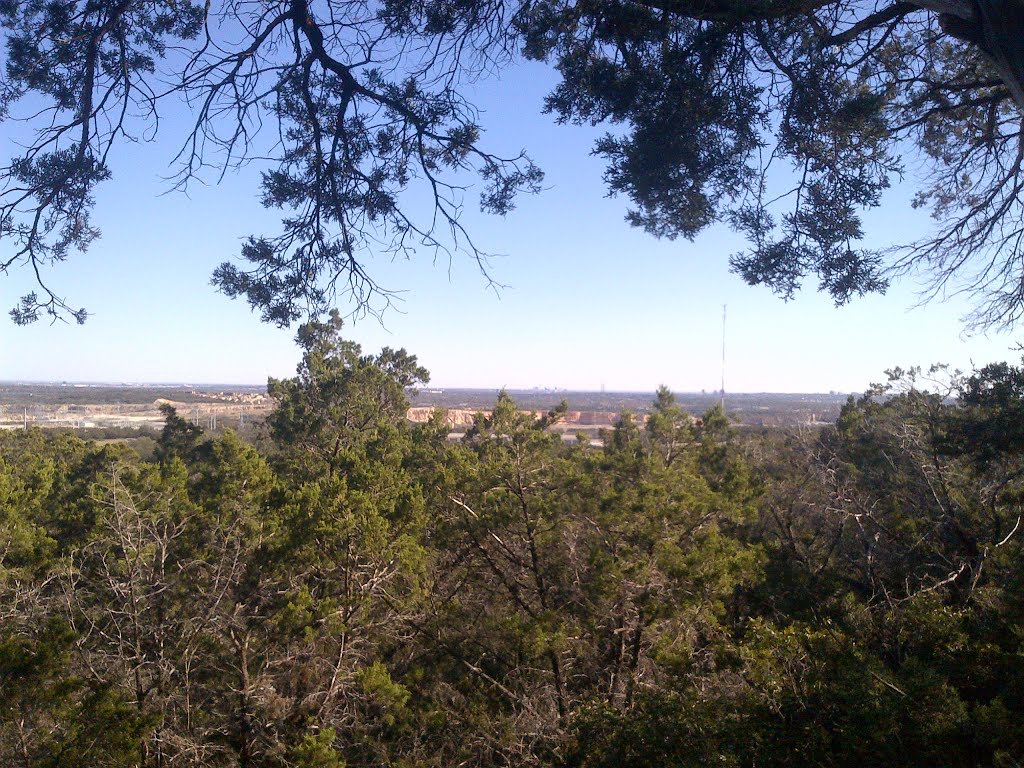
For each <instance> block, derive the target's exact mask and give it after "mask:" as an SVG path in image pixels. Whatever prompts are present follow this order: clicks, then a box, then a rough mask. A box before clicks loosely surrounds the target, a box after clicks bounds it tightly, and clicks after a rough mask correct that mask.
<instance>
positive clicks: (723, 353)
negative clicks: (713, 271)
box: [722, 304, 728, 413]
mask: <svg viewBox="0 0 1024 768" xmlns="http://www.w3.org/2000/svg"><path fill="white" fill-rule="evenodd" d="M727 306H728V305H726V304H723V305H722V413H725V308H726V307H727Z"/></svg>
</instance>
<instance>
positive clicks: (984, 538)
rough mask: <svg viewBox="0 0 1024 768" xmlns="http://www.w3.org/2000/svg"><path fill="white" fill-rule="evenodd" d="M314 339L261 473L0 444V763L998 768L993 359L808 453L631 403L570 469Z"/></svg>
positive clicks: (1016, 682) (1003, 658)
mask: <svg viewBox="0 0 1024 768" xmlns="http://www.w3.org/2000/svg"><path fill="white" fill-rule="evenodd" d="M338 331H339V323H337V322H336V318H335V319H334V321H332V322H330V323H322V324H313V325H309V326H305V327H303V329H302V330H301V331H300V335H299V339H300V342H301V343H302V345H303V352H304V356H303V360H302V363H301V364H300V367H299V372H298V373H299V375H298V376H297V377H296V378H294V379H291V380H287V381H283V382H276V383H275V385H274V391H275V397H276V398H277V400H278V403H279V409H278V412H277V413H276V414H275V415H274V416H273V417H272V419H271V420H270V422H269V423H270V425H271V432H272V436H273V440H274V443H273V445H272V446H271V450H270V451H269V455H267V456H264V455H262V454H261V453H260V452H259V451H258V450H257V449H256V448H255V447H253V446H251V445H249V444H246V443H245V442H243V441H242V440H241V439H240V438H239V437H238V436H237V435H235V434H234V433H232V432H230V431H228V432H226V433H225V434H223V435H222V436H219V437H207V436H206V435H204V434H202V433H200V432H199V431H198V430H195V429H194V428H191V425H188V424H187V423H186V422H184V421H182V420H180V419H177V418H176V417H175V415H174V414H173V413H168V417H169V418H168V426H167V428H166V429H165V432H164V435H163V436H162V437H161V453H160V456H159V458H157V459H156V460H154V461H152V462H148V461H144V460H142V459H140V458H139V457H138V456H136V455H135V454H134V453H133V452H132V451H130V450H129V449H127V448H125V447H124V446H105V447H100V446H97V445H95V444H90V443H86V442H83V441H80V440H77V439H75V438H73V437H71V436H68V435H62V434H56V433H54V434H45V433H42V432H34V431H28V432H19V433H9V434H0V546H2V549H0V762H2V763H3V764H5V765H6V764H11V765H26V766H29V767H30V768H57V767H58V766H59V767H60V768H64V766H68V768H70V766H73V765H74V766H77V765H82V764H95V765H97V766H103V767H107V766H109V767H110V768H115V767H116V768H121V767H122V766H123V767H124V768H129V767H131V768H160V767H161V766H168V765H187V766H193V765H194V766H199V765H203V766H205V765H226V766H249V767H250V768H264V767H265V768H342V767H343V766H346V765H348V766H353V765H394V766H403V768H404V767H406V766H408V767H411V766H431V767H436V768H443V767H447V766H456V765H479V766H508V765H516V766H531V765H532V766H579V767H580V768H599V767H600V766H609V768H610V767H611V766H626V767H628V766H637V768H639V767H640V766H649V765H664V766H703V765H711V764H720V765H731V766H751V768H753V767H754V766H766V765H767V766H783V767H785V766H793V768H797V766H800V767H801V768H802V767H803V766H808V765H810V766H823V767H824V766H827V767H828V768H846V767H847V766H849V768H853V767H854V766H862V765H878V766H902V765H906V764H907V763H908V761H909V762H912V763H913V764H915V765H923V766H936V768H938V767H939V766H941V767H942V768H947V767H948V768H978V767H979V766H992V768H995V767H996V766H999V768H1010V767H1011V766H1014V765H1016V764H1018V763H1020V762H1021V757H1022V756H1024V740H1022V737H1021V732H1020V728H1018V727H1017V725H1018V723H1019V721H1020V718H1021V715H1022V713H1024V665H1022V664H1021V659H1022V655H1024V644H1022V643H1024V575H1022V574H1024V547H1022V541H1024V531H1022V530H1021V524H1020V523H1019V522H1018V518H1019V516H1020V512H1019V509H1020V498H1021V494H1022V492H1024V491H1022V487H1021V478H1022V477H1024V474H1022V473H1021V471H1020V466H1021V461H1022V454H1021V445H1020V444H1018V441H1016V440H1015V439H1013V432H1012V430H1011V428H1010V426H1009V425H1011V424H1012V422H1013V420H1014V419H1015V418H1016V414H1018V412H1019V411H1020V409H1021V402H1020V401H1021V399H1022V398H1021V393H1022V392H1024V388H1021V387H1018V386H1017V384H1018V382H1017V378H1019V375H1018V374H1019V371H1017V370H1016V369H1015V368H1013V367H1010V366H990V367H988V368H985V369H982V370H980V371H978V372H976V373H975V374H974V375H973V376H971V377H967V378H954V379H953V380H952V381H951V382H947V384H946V388H945V389H943V390H941V391H940V392H938V393H935V392H928V391H925V390H923V389H922V388H921V384H922V382H923V381H924V376H923V374H921V372H919V371H916V370H912V371H894V372H893V376H892V378H891V380H890V381H889V383H887V384H886V385H884V386H879V387H876V388H874V389H872V390H871V391H870V392H869V393H868V394H866V395H865V396H864V397H862V398H860V399H852V400H851V401H850V402H849V403H848V405H847V406H846V407H845V408H844V410H843V413H842V415H841V417H840V419H839V421H838V422H837V424H836V425H835V427H833V428H828V429H823V430H820V431H814V432H812V431H800V432H783V431H777V432H767V433H764V434H759V435H751V434H747V435H743V434H737V433H735V432H734V431H733V429H732V427H731V425H730V424H729V421H728V419H727V418H726V417H725V414H724V413H722V411H721V410H720V409H718V408H713V409H711V410H710V411H708V412H707V413H706V414H704V416H703V417H701V418H692V417H690V416H689V415H688V414H686V413H685V412H684V411H683V410H682V409H681V408H680V407H679V406H678V405H677V404H676V403H675V400H674V398H673V396H672V394H671V393H670V392H669V391H668V390H666V389H664V388H663V389H661V390H659V392H658V393H657V395H656V400H655V402H654V404H653V407H652V410H651V413H650V415H649V416H648V417H647V418H646V419H641V418H639V417H636V416H633V415H631V414H628V413H626V414H623V415H622V417H621V419H620V420H619V422H618V423H617V424H616V425H615V426H614V427H613V428H612V429H611V430H608V431H606V432H605V433H604V434H603V439H602V443H603V444H602V445H601V446H599V447H596V446H591V445H590V444H589V442H576V443H569V442H564V441H563V440H562V439H561V438H560V437H559V435H558V434H556V433H555V432H554V431H552V430H550V429H548V427H549V426H551V425H552V424H553V423H555V422H557V421H558V419H559V418H561V416H562V414H563V413H564V412H565V410H566V405H565V404H562V405H560V406H558V407H556V408H554V409H552V410H551V411H550V412H548V413H545V414H537V413H534V412H523V411H520V410H519V409H518V408H517V406H516V404H515V402H514V401H513V400H512V398H511V397H509V395H508V394H507V393H505V392H502V393H500V394H499V395H498V398H497V401H496V402H495V405H494V408H493V409H492V410H491V411H490V412H489V413H486V414H479V415H478V416H477V417H476V420H475V422H474V425H473V427H472V428H471V429H470V430H469V431H468V432H467V434H466V436H465V438H464V439H463V440H462V441H460V442H450V441H448V439H447V429H446V427H445V424H444V421H443V418H442V417H441V415H440V414H438V415H436V416H435V418H434V419H433V420H432V421H431V422H430V423H428V424H426V425H423V426H413V425H411V424H409V423H407V422H406V421H405V420H404V418H403V416H404V412H405V407H406V403H405V399H404V392H405V388H406V387H407V386H409V385H410V384H412V383H414V382H415V381H417V380H425V377H426V373H425V371H423V370H422V369H421V368H419V366H418V365H417V364H416V361H415V359H414V358H412V357H411V356H409V355H407V354H405V353H404V352H391V351H387V350H385V351H384V352H382V353H381V354H380V355H376V356H367V355H363V353H362V351H361V350H360V349H359V348H358V347H357V346H356V345H354V344H351V343H350V342H347V341H345V340H343V339H341V337H340V336H339V334H338ZM954 391H955V392H958V393H959V394H960V397H959V399H957V400H952V399H950V398H948V397H947V394H948V393H950V392H954ZM1001 424H1005V425H1008V426H1007V430H1006V431H1004V432H999V429H1000V427H999V425H1001ZM997 434H999V435H1001V440H1002V441H1001V442H1000V441H999V440H991V441H990V440H989V437H988V436H995V435H997Z"/></svg>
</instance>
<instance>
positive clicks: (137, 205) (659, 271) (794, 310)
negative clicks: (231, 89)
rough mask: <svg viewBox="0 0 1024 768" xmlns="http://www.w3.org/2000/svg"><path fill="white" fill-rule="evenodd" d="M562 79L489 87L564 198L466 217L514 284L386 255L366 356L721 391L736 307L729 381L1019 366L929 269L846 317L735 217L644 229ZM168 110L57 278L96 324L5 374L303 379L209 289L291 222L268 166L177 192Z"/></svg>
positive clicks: (16, 287) (2, 374)
mask: <svg viewBox="0 0 1024 768" xmlns="http://www.w3.org/2000/svg"><path fill="white" fill-rule="evenodd" d="M551 82H552V80H551V75H550V72H548V71H547V70H545V69H543V68H541V67H539V66H537V65H530V66H526V67H520V68H516V69H512V70H508V71H506V72H505V73H504V79H503V81H501V82H496V81H489V82H485V83H481V84H480V85H479V86H477V88H476V91H477V93H476V98H477V101H478V104H479V105H480V106H481V107H482V108H483V110H484V114H483V117H482V123H483V125H484V127H485V128H486V131H487V132H486V134H485V138H486V140H487V142H488V145H489V147H490V148H491V149H493V150H494V151H496V152H498V153H500V154H506V155H507V154H511V153H515V152H517V151H518V150H519V149H521V148H526V149H528V150H529V152H530V154H531V156H532V157H533V158H534V159H535V160H536V161H537V163H538V164H539V165H540V166H541V167H542V168H543V169H544V170H545V172H546V174H547V177H546V181H545V187H546V188H547V189H546V190H545V191H544V192H543V193H542V194H541V195H539V196H537V197H530V198H523V199H521V200H520V203H519V206H518V208H517V210H516V211H515V212H513V213H512V214H511V215H509V216H508V217H506V218H504V219H499V218H494V217H488V216H483V215H481V214H477V213H475V201H474V200H473V199H468V200H467V216H466V219H465V221H466V224H467V227H468V228H469V229H470V230H471V232H472V233H473V234H474V236H475V238H476V240H477V242H478V244H479V245H480V247H482V248H483V249H484V250H486V251H490V252H494V253H498V254H502V255H501V256H498V257H496V258H494V259H493V260H492V262H491V274H492V276H493V278H494V279H495V280H496V281H498V282H500V283H502V284H504V285H506V286H507V287H506V288H504V289H502V290H501V291H500V292H498V293H495V292H494V291H492V290H489V289H488V287H487V284H486V281H485V280H484V279H483V277H482V276H481V275H480V273H479V271H478V270H477V268H476V266H475V264H473V263H472V262H471V261H470V260H469V259H468V258H459V257H456V258H455V259H454V260H453V261H452V262H451V263H450V264H449V263H447V262H444V263H437V264H434V263H432V261H431V259H430V257H429V256H426V255H425V256H424V258H423V259H421V260H413V261H400V262H392V261H390V260H388V259H386V258H383V259H382V258H379V257H378V258H371V259H370V266H371V272H372V274H373V275H374V276H375V277H376V278H377V279H378V281H379V282H380V283H382V284H383V285H385V286H387V287H390V288H393V289H396V290H399V291H402V293H401V294H400V296H401V298H402V301H401V302H399V303H398V305H397V308H396V309H395V310H392V311H389V312H387V313H386V314H385V315H384V318H383V324H381V323H379V322H378V321H377V320H375V319H373V318H365V319H362V320H359V321H357V322H355V323H354V324H349V325H348V327H347V328H346V333H347V334H348V335H349V337H350V338H353V339H355V340H357V341H359V342H360V343H362V344H363V345H364V348H366V349H367V350H373V349H377V348H379V347H380V346H382V345H388V346H396V347H397V346H404V347H406V348H407V349H408V350H410V351H411V352H413V353H415V354H417V355H418V356H419V358H420V360H421V361H422V363H423V364H424V365H426V366H427V368H428V369H429V370H430V371H431V372H432V375H433V383H434V384H436V385H438V386H446V387H457V386H463V387H495V388H497V387H501V386H507V387H511V388H520V387H524V388H528V387H534V386H540V387H562V388H568V389H591V390H596V389H599V388H601V387H602V386H603V387H605V388H607V389H608V390H653V389H654V388H655V387H657V386H658V385H659V384H662V383H664V384H667V385H668V386H670V387H672V388H673V389H676V390H678V391H699V390H701V389H708V390H712V389H717V388H718V386H719V381H720V376H721V370H720V366H721V344H722V336H721V334H722V327H721V319H722V305H723V304H726V305H728V323H727V369H726V388H727V389H728V390H730V391H734V392H753V391H776V392H812V391H828V390H837V391H860V390H862V389H863V388H864V387H865V386H866V385H867V384H868V383H870V382H872V381H878V380H880V379H882V378H883V371H884V370H885V369H886V368H890V367H892V366H895V365H901V366H904V367H906V366H909V365H924V366H927V365H928V364H930V363H933V362H946V363H950V364H951V365H953V366H956V367H959V368H962V369H969V368H970V367H971V365H972V363H974V364H978V365H982V364H984V363H987V362H991V361H994V360H1007V359H1008V360H1016V359H1018V358H1019V353H1016V352H1014V351H1013V348H1014V347H1015V343H1016V342H1015V337H1014V336H1013V335H1008V334H990V335H988V336H974V337H965V336H964V335H963V326H962V324H961V322H960V318H961V317H962V316H963V315H964V314H965V313H966V312H967V311H968V309H969V308H970V307H969V304H967V303H965V302H964V301H960V300H956V299H951V300H948V301H945V302H931V303H930V304H928V305H927V306H925V307H917V306H916V305H917V304H918V295H917V294H918V290H919V288H920V286H918V285H915V284H913V283H912V282H903V283H900V284H897V285H895V286H893V287H892V288H891V289H890V291H889V292H888V293H887V294H886V295H884V296H872V297H868V298H863V299H859V300H856V301H854V302H853V303H851V304H850V305H849V306H846V307H842V308H836V307H834V306H833V305H832V303H831V302H830V301H829V300H828V298H827V297H825V296H821V295H819V294H817V293H816V292H814V290H813V286H812V287H809V288H808V289H806V290H805V291H804V292H802V293H801V294H800V295H798V296H797V298H796V299H795V300H793V301H790V302H788V303H787V302H782V301H781V300H779V299H778V298H776V297H774V296H773V295H772V294H771V293H770V291H768V290H766V289H764V288H752V287H749V286H747V285H745V284H744V283H743V282H742V281H741V280H740V279H739V278H738V277H737V276H735V275H732V274H730V273H729V271H728V264H727V261H728V256H729V254H731V253H734V252H736V251H738V250H740V249H741V248H742V247H743V243H742V241H741V240H740V239H738V238H736V237H735V236H734V235H732V234H731V233H730V232H729V231H728V230H727V229H725V228H714V229H711V230H709V231H707V232H705V233H704V234H702V235H701V236H700V237H699V238H698V239H697V240H695V241H694V242H692V243H689V242H685V241H681V240H680V241H676V242H659V241H656V240H654V239H652V238H651V237H649V236H647V235H645V234H644V233H643V232H640V231H638V230H635V229H632V228H631V227H629V226H628V225H627V224H626V223H625V222H624V221H623V216H624V214H625V211H626V207H627V201H626V200H624V199H614V198H612V199H609V198H607V197H605V191H604V186H603V184H602V181H601V174H602V170H603V167H602V163H601V161H600V160H599V159H597V158H593V157H590V156H589V151H590V146H591V143H592V140H593V138H594V137H595V136H596V135H597V133H598V132H597V131H594V130H591V129H587V128H578V127H573V126H557V125H555V124H554V121H553V119H552V118H551V117H550V116H546V115H542V114H541V111H540V110H541V105H542V100H543V97H544V94H545V93H546V90H547V88H548V87H549V85H550V84H551ZM168 122H169V125H167V126H165V130H164V132H163V134H162V140H161V143H159V144H158V145H154V146H128V147H125V148H123V150H122V152H121V154H120V155H119V156H118V157H117V159H116V160H115V162H114V173H115V177H114V180H113V181H112V182H111V183H108V185H107V187H106V188H104V189H102V190H101V191H100V194H99V195H98V205H97V209H96V211H95V214H94V223H95V224H97V225H98V226H99V227H100V228H101V229H102V230H103V237H102V238H101V239H100V240H99V241H98V242H96V243H95V244H94V245H93V246H92V248H91V249H90V250H89V251H88V252H87V253H85V254H76V255H74V256H73V257H72V258H71V259H69V261H68V262H66V263H65V264H62V265H60V266H59V268H58V269H56V270H54V271H53V272H52V273H51V274H50V275H49V277H50V279H51V281H52V283H53V284H54V287H55V288H57V289H58V290H59V292H61V293H62V294H63V295H66V296H67V297H68V298H69V299H70V300H71V302H72V303H74V304H81V305H84V306H86V308H88V309H89V310H90V311H91V312H93V316H92V317H91V318H90V319H89V321H88V322H87V323H86V325H85V326H83V327H78V326H70V325H64V324H61V323H58V324H55V325H48V324H47V323H45V322H41V323H38V324H36V325H35V326H33V327H29V328H16V327H15V326H13V325H12V324H10V323H9V322H7V321H6V320H0V379H2V380H57V381H61V380H68V381H72V380H73V381H133V382H146V381H150V382H161V381H177V382H237V383H260V382H263V381H265V380H266V378H267V376H276V377H281V376H288V375H291V374H292V373H293V371H294V368H295V364H296V362H297V359H298V353H297V352H296V350H295V347H294V344H293V343H292V337H293V334H294V330H281V329H277V328H273V327H269V326H266V325H263V324H261V323H260V321H259V318H258V317H257V316H256V315H253V314H251V313H250V312H249V310H248V308H247V306H246V305H245V304H244V302H239V301H230V300H229V299H227V298H225V297H223V296H221V295H219V294H217V293H216V292H215V291H214V289H213V288H212V287H211V286H210V285H209V279H210V274H211V272H212V271H213V269H214V267H215V266H216V265H217V264H218V263H220V262H221V261H223V260H225V259H227V258H231V257H232V256H234V255H235V254H237V252H238V249H239V245H240V242H241V240H242V238H243V237H244V236H245V235H247V234H250V233H257V232H262V233H268V234H270V233H273V232H275V231H276V227H277V217H276V215H275V212H273V211H265V210H264V209H262V208H261V207H260V206H259V204H258V202H257V200H256V197H257V194H258V192H257V190H256V187H255V183H254V179H255V178H256V171H257V169H256V168H250V169H248V170H247V171H245V172H243V173H242V174H238V175H234V174H232V175H229V176H228V178H227V179H226V180H225V182H224V183H223V184H221V185H220V186H219V187H218V186H207V187H203V186H198V185H197V186H194V187H193V188H192V190H191V192H190V194H189V195H188V196H185V195H182V194H179V193H170V194H162V193H164V192H166V191H167V189H168V186H169V185H168V183H167V182H166V181H163V180H162V178H161V177H163V176H166V175H167V174H168V168H167V163H168V161H169V160H170V158H171V157H172V155H173V147H172V143H173V138H174V135H175V132H174V122H175V121H173V120H171V121H168ZM0 135H2V134H0ZM911 189H912V184H911V183H909V182H908V183H907V184H905V185H904V186H903V187H900V188H897V189H894V190H893V191H892V192H891V194H890V195H889V197H888V198H887V205H886V207H885V209H884V210H882V211H879V212H876V213H873V214H872V215H871V216H870V217H869V219H868V227H867V231H868V233H869V236H870V238H871V240H872V242H873V243H874V244H876V245H885V244H887V243H888V242H889V239H890V238H897V237H898V238H901V239H907V238H908V237H912V236H913V235H914V234H915V233H917V232H923V231H926V228H927V226H928V221H927V218H926V216H925V215H924V214H922V213H921V212H914V211H911V210H910V207H909V205H908V202H907V201H908V198H909V195H910V190H911ZM31 287H32V286H31V283H30V281H29V276H28V275H27V274H26V273H19V274H13V275H11V276H8V277H0V308H3V309H6V308H8V307H10V306H13V305H14V304H15V302H16V301H17V297H18V296H20V295H21V294H22V293H24V292H25V291H27V290H31ZM341 309H342V310H343V311H345V310H346V309H347V308H346V307H345V306H344V305H342V307H341Z"/></svg>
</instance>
